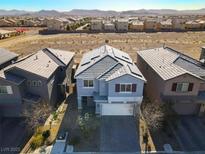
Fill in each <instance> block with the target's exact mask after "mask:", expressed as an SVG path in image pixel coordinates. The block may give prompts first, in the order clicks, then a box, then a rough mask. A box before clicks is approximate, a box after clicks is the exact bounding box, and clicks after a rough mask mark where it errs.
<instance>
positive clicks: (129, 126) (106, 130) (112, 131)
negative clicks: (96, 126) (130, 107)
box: [100, 116, 140, 152]
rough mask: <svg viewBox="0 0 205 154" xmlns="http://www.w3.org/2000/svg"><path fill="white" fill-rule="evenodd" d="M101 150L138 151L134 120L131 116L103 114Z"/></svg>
mask: <svg viewBox="0 0 205 154" xmlns="http://www.w3.org/2000/svg"><path fill="white" fill-rule="evenodd" d="M100 136H101V139H100V140H101V143H100V151H101V152H136V151H140V145H139V140H138V135H137V128H136V122H135V120H134V117H131V116H104V117H102V119H101V135H100Z"/></svg>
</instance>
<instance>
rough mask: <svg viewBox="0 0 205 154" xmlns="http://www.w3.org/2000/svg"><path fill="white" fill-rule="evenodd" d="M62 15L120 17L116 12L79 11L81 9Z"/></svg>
mask: <svg viewBox="0 0 205 154" xmlns="http://www.w3.org/2000/svg"><path fill="white" fill-rule="evenodd" d="M64 13H65V14H67V15H74V16H118V15H120V12H117V11H103V10H81V9H74V10H71V11H69V12H64Z"/></svg>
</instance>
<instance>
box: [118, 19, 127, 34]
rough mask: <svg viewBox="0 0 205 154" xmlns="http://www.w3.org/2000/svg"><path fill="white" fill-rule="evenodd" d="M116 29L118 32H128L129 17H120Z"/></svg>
mask: <svg viewBox="0 0 205 154" xmlns="http://www.w3.org/2000/svg"><path fill="white" fill-rule="evenodd" d="M115 24H116V30H117V31H118V32H127V31H128V26H129V23H128V20H127V19H118V20H117V21H116V22H115Z"/></svg>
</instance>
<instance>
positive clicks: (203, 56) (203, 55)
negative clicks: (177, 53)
mask: <svg viewBox="0 0 205 154" xmlns="http://www.w3.org/2000/svg"><path fill="white" fill-rule="evenodd" d="M204 59H205V47H202V48H201V55H200V59H199V60H200V61H201V60H204Z"/></svg>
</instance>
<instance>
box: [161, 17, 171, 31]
mask: <svg viewBox="0 0 205 154" xmlns="http://www.w3.org/2000/svg"><path fill="white" fill-rule="evenodd" d="M160 29H161V30H162V31H172V30H173V25H172V20H171V19H168V20H165V21H161V22H160Z"/></svg>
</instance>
